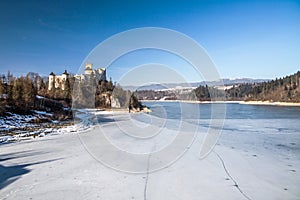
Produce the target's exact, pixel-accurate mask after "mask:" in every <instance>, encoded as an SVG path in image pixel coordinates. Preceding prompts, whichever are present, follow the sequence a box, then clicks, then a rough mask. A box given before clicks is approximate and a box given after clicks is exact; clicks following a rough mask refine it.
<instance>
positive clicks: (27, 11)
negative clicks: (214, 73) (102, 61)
mask: <svg viewBox="0 0 300 200" xmlns="http://www.w3.org/2000/svg"><path fill="white" fill-rule="evenodd" d="M299 22H300V1H288V0H286V1H200V0H198V1H193V0H192V1H179V0H172V1H167V0H165V1H162V0H160V1H157V0H151V1H150V0H148V1H143V0H130V1H76V0H74V1H71V0H69V1H55V0H54V1H47V0H42V1H31V0H29V1H22V0H20V1H15V0H10V1H8V0H6V1H5V0H4V1H1V2H0V36H1V37H0V74H1V73H6V72H7V70H10V71H11V72H12V73H13V74H15V75H20V74H26V73H27V72H29V71H35V72H38V73H40V74H42V75H48V74H49V73H50V72H51V71H54V72H55V73H61V72H63V71H64V69H67V70H68V71H71V72H74V73H76V72H77V70H78V68H79V67H80V65H81V64H82V62H83V60H84V59H85V58H86V56H87V55H88V54H89V52H90V51H91V50H92V49H93V48H94V47H95V46H96V45H98V44H99V43H100V42H102V41H104V40H105V39H107V38H109V37H110V36H112V35H114V34H117V33H119V32H122V31H126V30H128V29H132V28H139V27H164V28H168V29H173V30H176V31H179V32H182V33H184V34H186V35H187V36H189V37H191V38H193V39H194V40H196V41H197V42H198V43H199V44H200V45H202V46H203V47H204V48H205V49H206V51H207V53H208V54H209V56H210V57H211V59H212V60H213V61H214V63H215V64H216V67H217V69H218V71H219V73H220V76H221V77H224V78H234V77H250V78H275V77H282V76H285V75H289V74H291V73H294V72H296V71H297V70H300V37H299V35H300V23H299ZM147 53H148V54H145V53H144V54H143V55H144V56H141V55H139V54H138V53H137V55H135V56H132V55H129V58H130V59H124V58H122V59H120V60H118V61H117V62H115V65H114V66H112V67H111V70H110V68H108V76H111V77H113V79H114V80H117V79H118V78H119V77H120V76H121V75H122V74H121V73H120V72H122V71H124V72H126V70H128V69H129V67H130V66H132V65H136V64H142V63H149V62H161V59H163V60H164V62H168V61H166V60H165V59H168V56H166V57H164V56H163V54H162V55H159V56H157V55H154V54H153V52H152V53H151V52H150V54H149V51H148V52H147ZM130 56H131V57H130ZM133 60H135V62H133ZM136 60H138V62H137V61H136ZM164 62H163V63H164ZM170 63H172V61H170ZM178 63H180V62H178ZM99 67H101V66H99ZM174 67H175V68H176V70H178V71H179V72H180V71H183V72H185V71H186V70H184V68H182V69H181V66H180V65H179V64H178V65H176V66H174ZM117 72H119V73H117ZM186 73H187V72H186ZM186 76H187V77H186V78H187V80H188V81H197V80H196V79H198V78H197V77H196V76H193V74H192V73H191V74H190V75H189V74H188V73H187V74H186Z"/></svg>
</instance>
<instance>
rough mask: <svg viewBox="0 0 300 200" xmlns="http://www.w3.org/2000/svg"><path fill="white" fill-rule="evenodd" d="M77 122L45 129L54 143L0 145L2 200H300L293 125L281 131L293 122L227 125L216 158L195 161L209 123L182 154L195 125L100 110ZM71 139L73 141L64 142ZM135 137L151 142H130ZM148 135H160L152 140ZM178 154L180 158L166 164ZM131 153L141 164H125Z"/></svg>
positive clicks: (204, 123)
mask: <svg viewBox="0 0 300 200" xmlns="http://www.w3.org/2000/svg"><path fill="white" fill-rule="evenodd" d="M76 116H77V117H79V118H80V119H81V121H80V122H79V123H78V124H76V125H74V126H70V127H65V128H63V129H60V131H61V133H59V131H58V130H57V131H55V132H53V130H50V129H49V130H48V131H50V132H51V131H52V134H53V135H52V136H51V137H40V138H38V139H34V140H27V141H23V142H21V143H18V144H15V143H9V144H5V145H0V158H1V161H0V188H1V191H0V199H14V200H15V199H16V200H18V199H46V200H47V199H112V200H114V199H116V200H122V199H124V200H127V199H155V200H156V199H158V200H160V199H167V200H168V199H172V200H174V199H191V200H192V199H253V200H254V199H255V200H256V199H264V200H265V199H267V200H268V199H270V200H273V199H299V197H300V192H299V188H298V187H299V185H300V173H299V172H300V156H299V155H300V148H299V144H300V136H299V127H298V124H296V122H297V120H296V119H295V123H294V124H295V125H294V126H291V127H286V126H285V124H293V122H290V121H289V123H288V122H287V120H290V119H286V120H285V119H280V120H279V119H278V120H271V119H261V120H255V119H229V120H226V122H225V126H224V130H223V133H222V135H221V137H220V139H219V141H218V144H217V145H216V147H215V148H214V150H213V152H211V153H210V154H209V155H208V156H207V157H206V158H205V159H199V152H200V148H201V145H202V142H203V139H204V137H205V133H206V132H207V128H208V126H207V125H208V124H209V123H210V122H209V120H207V121H205V120H202V121H201V122H200V129H199V130H198V131H197V133H196V136H195V138H193V139H194V140H193V142H192V143H191V144H190V143H189V142H187V144H190V145H188V146H181V144H182V143H180V142H178V143H177V142H174V141H176V138H177V137H178V139H180V140H178V141H183V140H184V138H186V137H182V136H191V135H190V134H191V133H192V132H191V131H192V130H194V128H196V127H198V124H197V122H193V121H190V122H186V123H189V126H186V125H187V124H185V123H183V124H178V123H177V124H176V121H174V120H167V121H163V120H161V119H158V118H156V117H154V116H150V115H147V114H128V113H125V112H123V113H122V112H118V113H112V112H101V111H97V110H89V111H85V110H79V111H78V113H77V115H76ZM97 121H101V122H102V123H101V124H97V123H96V122H97ZM161 127H167V128H161ZM182 127H183V128H184V129H181V128H182ZM171 128H172V130H171ZM151 130H152V132H151ZM178 130H180V131H178ZM72 131H75V132H76V133H78V134H62V133H64V132H72ZM124 133H125V134H124ZM134 133H140V134H141V135H139V136H143V137H148V139H149V140H145V139H138V138H137V135H128V134H134ZM150 133H157V135H155V136H157V138H155V137H154V136H153V135H150ZM173 133H176V134H175V135H174V134H173ZM56 134H58V135H56ZM192 135H193V134H192ZM8 138H9V137H8ZM108 141H109V142H108ZM170 144H173V145H174V146H173V148H170V149H169V150H170V151H168V152H167V153H168V154H155V153H154V152H159V151H160V150H161V149H163V148H164V147H166V146H171V145H170ZM182 147H186V148H185V150H186V151H185V152H183V153H184V154H182V155H181V156H180V158H179V159H178V160H177V161H176V162H174V163H169V162H168V161H169V160H168V159H169V158H170V157H172V156H174V157H176V155H177V153H179V152H180V151H177V150H178V149H179V150H180V149H181V150H183V149H182ZM118 149H121V150H124V151H117V150H118ZM149 152H153V153H151V154H149ZM124 153H128V154H124ZM133 153H135V154H137V155H138V156H141V157H138V156H134V157H130V156H129V157H125V156H124V155H131V154H133ZM127 158H128V159H127ZM158 166H160V168H159V170H156V171H155V169H157V168H158ZM134 170H137V171H136V172H137V173H133V171H134ZM138 170H140V171H138ZM124 171H127V172H124ZM16 172H17V173H16ZM128 172H129V173H128Z"/></svg>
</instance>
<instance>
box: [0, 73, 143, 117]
mask: <svg viewBox="0 0 300 200" xmlns="http://www.w3.org/2000/svg"><path fill="white" fill-rule="evenodd" d="M52 84H53V85H52V86H51V89H50V90H49V89H48V86H49V82H48V79H46V78H43V77H41V76H40V75H39V74H37V73H33V72H30V73H28V74H27V75H26V76H20V77H15V76H13V75H12V74H11V73H10V72H8V73H7V75H1V78H0V114H1V115H3V114H5V113H6V112H16V113H20V114H27V113H30V112H31V111H32V110H48V111H51V112H57V111H63V110H65V109H64V108H71V107H72V106H73V108H111V106H112V104H115V106H117V107H120V108H128V107H129V105H130V104H132V105H133V107H134V106H135V105H136V106H140V105H139V104H138V103H137V102H135V100H136V98H133V97H132V95H133V93H132V92H130V91H127V90H123V89H122V87H120V86H118V85H116V84H113V82H112V80H111V79H110V80H109V81H107V80H101V81H98V80H97V79H96V77H95V76H93V75H91V76H86V77H85V78H84V79H83V80H80V81H79V80H78V79H76V78H75V76H74V75H72V74H71V75H70V76H69V77H68V78H67V79H66V80H63V81H61V82H59V83H58V84H56V85H55V83H54V82H53V83H52ZM55 86H56V87H55Z"/></svg>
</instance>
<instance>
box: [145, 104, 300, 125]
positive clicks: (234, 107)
mask: <svg viewBox="0 0 300 200" xmlns="http://www.w3.org/2000/svg"><path fill="white" fill-rule="evenodd" d="M144 104H145V105H147V106H148V107H150V109H151V110H152V113H151V115H155V116H157V117H161V118H167V119H211V118H223V115H222V114H223V112H222V111H220V110H222V109H226V110H225V111H226V113H225V118H226V119H292V120H298V121H299V122H300V107H287V106H268V105H247V104H238V103H228V104H221V103H220V104H218V103H217V104H210V103H206V104H197V103H181V102H145V103H144ZM212 109H214V112H216V115H214V117H212V115H211V113H212ZM299 125H300V123H299Z"/></svg>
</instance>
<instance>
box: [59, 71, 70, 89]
mask: <svg viewBox="0 0 300 200" xmlns="http://www.w3.org/2000/svg"><path fill="white" fill-rule="evenodd" d="M68 78H69V73H68V72H67V70H65V72H64V73H63V74H62V75H61V79H62V83H63V84H62V86H61V89H62V90H65V84H64V83H65V82H66V81H67V79H68Z"/></svg>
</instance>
